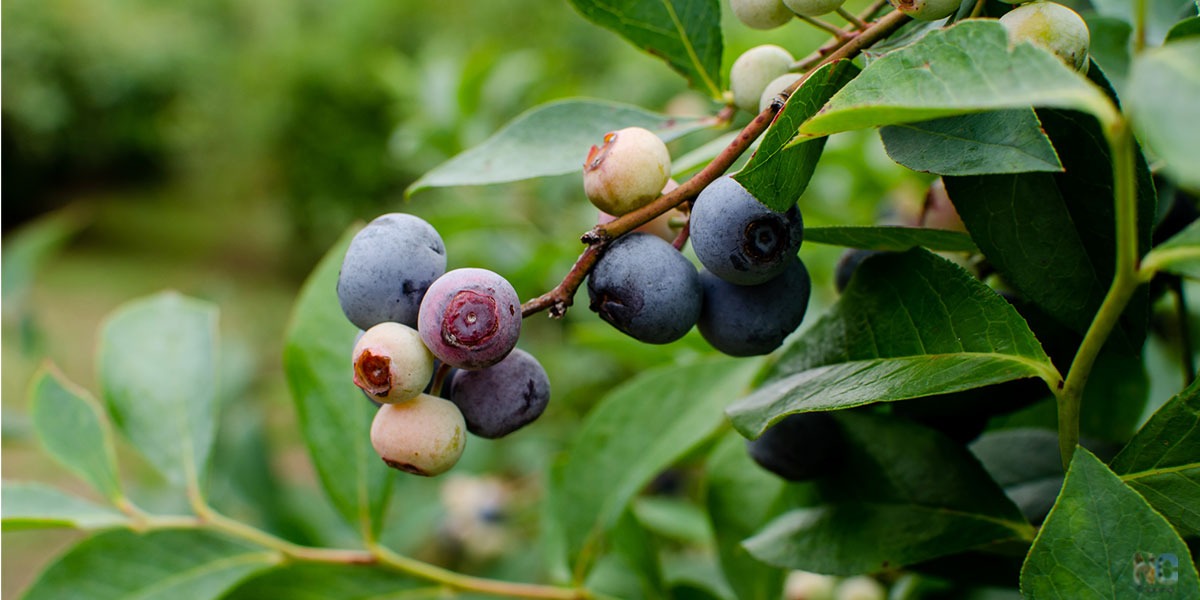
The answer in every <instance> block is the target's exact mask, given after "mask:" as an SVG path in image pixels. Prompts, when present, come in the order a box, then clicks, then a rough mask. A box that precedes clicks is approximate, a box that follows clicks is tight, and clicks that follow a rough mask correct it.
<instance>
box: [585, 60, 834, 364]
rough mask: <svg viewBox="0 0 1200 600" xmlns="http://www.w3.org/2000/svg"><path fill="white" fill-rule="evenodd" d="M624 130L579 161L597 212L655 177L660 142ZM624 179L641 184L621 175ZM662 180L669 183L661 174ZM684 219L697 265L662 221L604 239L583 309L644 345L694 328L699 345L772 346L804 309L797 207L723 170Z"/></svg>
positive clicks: (634, 200)
mask: <svg viewBox="0 0 1200 600" xmlns="http://www.w3.org/2000/svg"><path fill="white" fill-rule="evenodd" d="M777 62H780V63H781V64H782V63H783V62H786V61H777ZM770 76H773V72H768V73H759V74H757V77H758V79H760V80H761V79H766V78H768V77H770ZM748 77H749V76H748ZM764 85H765V82H764ZM628 131H629V130H621V132H617V134H619V135H617V134H609V135H608V136H606V138H605V146H603V147H602V148H596V147H593V148H592V152H591V153H590V154H589V155H588V160H587V162H586V163H585V165H584V187H585V190H586V191H587V192H588V198H589V199H591V200H592V202H593V203H594V204H596V205H597V207H598V208H601V210H608V209H609V208H610V207H612V206H615V205H619V206H622V207H627V206H633V207H634V208H635V209H636V208H638V207H640V206H643V205H644V204H645V203H646V202H648V201H650V200H652V199H653V198H650V200H647V199H645V196H646V190H648V189H651V188H652V187H653V186H655V185H657V186H663V185H664V184H663V183H662V181H663V179H662V177H663V176H662V175H661V173H662V168H663V165H664V163H665V165H666V166H667V167H669V159H668V160H667V161H663V160H662V159H661V158H660V157H661V155H662V152H663V143H662V141H660V140H659V139H658V138H657V137H655V136H653V134H649V135H638V136H636V137H635V136H632V135H628ZM623 132H624V133H623ZM647 133H648V132H647ZM606 155H608V156H615V155H620V156H623V157H626V158H625V162H623V163H622V165H621V168H620V169H606V168H605V164H604V163H605V161H606V160H607V158H606ZM640 171H644V172H640ZM631 181H636V182H647V183H644V184H642V185H640V186H632V185H625V184H624V183H623V182H631ZM665 185H666V187H665V188H664V189H666V190H669V189H670V182H669V181H668V182H667V183H666V184H665ZM596 189H604V190H605V191H606V193H605V196H604V197H603V198H602V201H598V200H597V198H596V197H595V195H594V194H593V193H592V191H593V190H596ZM687 223H688V228H689V235H690V240H691V243H692V248H693V249H694V250H695V253H696V257H697V258H698V259H699V261H700V263H701V265H703V267H704V269H703V270H702V271H699V272H697V269H696V267H695V266H694V265H693V263H692V262H691V261H690V260H688V259H687V258H686V257H685V256H684V255H683V254H682V253H680V251H679V250H678V249H677V247H676V245H675V244H672V243H671V240H672V239H673V238H674V237H675V236H674V235H673V234H672V233H670V231H671V230H670V229H668V231H667V235H662V234H659V235H654V234H651V233H647V232H633V233H630V234H628V235H625V236H623V237H621V238H618V239H617V240H616V241H614V242H612V243H611V244H610V245H609V247H608V248H607V249H606V250H605V253H604V255H603V256H602V257H601V258H600V260H599V261H598V262H597V263H596V266H595V268H593V269H592V272H591V274H590V276H589V278H588V282H587V289H588V297H589V299H590V308H591V309H592V310H593V311H595V312H596V313H598V314H599V315H600V317H601V318H602V319H604V320H605V321H607V322H608V323H609V324H611V325H613V326H614V327H616V328H617V329H618V330H620V331H621V332H623V333H625V334H627V335H629V336H630V337H632V338H634V339H637V340H639V341H642V342H646V343H649V344H666V343H669V342H673V341H675V340H678V339H679V338H681V337H683V336H684V335H685V334H686V333H687V332H688V331H690V330H691V329H692V327H693V326H697V327H698V329H699V330H700V334H701V335H702V336H703V337H704V339H705V340H707V341H708V343H709V344H711V345H712V346H713V347H714V348H716V349H717V350H720V351H721V352H724V353H726V354H730V355H733V356H754V355H761V354H767V353H770V352H771V351H773V350H775V349H776V348H778V347H779V346H780V345H781V344H782V343H783V340H784V338H785V337H787V335H788V334H789V333H791V332H792V331H795V329H796V328H797V327H798V326H799V325H800V322H801V320H803V318H804V313H805V312H806V310H807V308H808V299H809V293H810V288H811V281H810V279H809V276H808V271H807V270H806V269H805V268H804V264H803V263H802V262H801V261H800V259H799V258H798V257H797V256H796V253H797V251H798V250H799V249H800V242H801V241H802V240H803V238H804V220H803V219H802V218H801V215H800V210H799V208H797V207H795V206H793V207H792V208H791V209H790V210H788V211H786V212H778V211H775V210H772V209H771V208H769V207H767V206H766V205H765V204H763V203H762V202H760V201H759V200H758V199H757V198H755V197H754V196H753V195H752V194H751V193H750V192H748V191H747V190H746V189H745V188H744V187H742V185H741V184H740V183H738V182H737V181H736V180H734V179H733V178H732V177H729V176H725V177H721V178H718V179H717V180H715V181H713V182H712V183H711V184H709V185H708V186H707V187H706V188H705V189H704V190H703V191H702V192H700V194H699V195H698V196H697V197H696V199H695V201H694V202H693V203H692V205H691V209H690V215H688V216H687ZM681 239H682V238H681Z"/></svg>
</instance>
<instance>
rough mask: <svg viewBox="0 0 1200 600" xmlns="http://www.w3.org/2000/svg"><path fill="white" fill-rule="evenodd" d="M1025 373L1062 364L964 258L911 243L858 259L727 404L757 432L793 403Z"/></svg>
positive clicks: (853, 400)
mask: <svg viewBox="0 0 1200 600" xmlns="http://www.w3.org/2000/svg"><path fill="white" fill-rule="evenodd" d="M1026 377H1041V378H1043V379H1047V380H1057V378H1058V373H1057V372H1056V371H1055V369H1054V367H1053V365H1051V363H1050V359H1049V358H1048V357H1047V356H1046V353H1045V352H1044V351H1043V350H1042V347H1041V345H1040V344H1039V343H1038V341H1037V339H1036V338H1034V336H1033V333H1032V332H1030V331H1029V326H1028V325H1027V324H1026V323H1025V320H1024V319H1023V318H1021V316H1020V315H1019V314H1018V313H1017V311H1016V310H1015V309H1014V308H1013V307H1012V306H1011V305H1010V304H1008V303H1007V302H1005V301H1004V299H1003V298H1001V297H1000V296H999V295H998V294H996V292H994V291H992V290H991V289H990V288H988V287H987V286H986V285H984V284H983V283H981V282H980V281H979V280H977V279H975V278H973V277H971V275H970V274H968V273H967V272H966V271H964V270H962V268H960V267H958V266H957V265H955V264H953V263H951V262H949V261H946V260H945V259H942V258H939V257H937V256H935V255H933V254H931V253H929V252H928V251H925V250H920V249H913V250H909V251H908V252H905V253H902V254H881V255H875V256H872V257H869V258H867V259H866V260H865V261H863V263H862V264H861V265H860V266H859V268H858V270H857V272H856V273H855V275H854V277H853V278H852V279H851V280H850V285H849V286H848V287H847V289H846V291H845V293H843V294H842V296H841V298H839V300H838V302H837V304H836V305H834V307H833V308H832V309H831V310H830V311H829V312H828V313H827V314H826V315H825V316H824V317H822V318H821V320H820V321H818V322H817V323H816V324H815V325H813V326H812V327H811V328H810V329H809V330H808V331H807V332H805V334H804V335H803V336H802V337H801V338H800V339H798V340H796V341H795V342H794V343H792V344H791V345H790V346H788V347H787V348H785V349H784V351H783V352H782V354H781V356H780V358H779V361H778V362H777V363H776V364H774V365H773V366H772V368H771V370H770V371H769V373H768V379H769V381H770V382H769V383H767V384H766V385H764V386H763V387H761V388H759V389H758V390H756V391H755V392H753V393H752V394H750V395H749V396H747V397H745V398H743V399H741V400H739V401H737V402H736V403H734V404H733V405H732V406H730V407H729V408H728V409H727V410H726V412H727V413H728V414H729V417H730V419H731V420H732V421H733V425H734V427H736V428H737V429H738V431H740V432H741V433H742V434H743V435H746V436H747V437H757V436H758V435H759V434H760V433H761V432H762V431H763V430H764V429H766V428H767V426H768V425H770V424H771V423H774V422H775V421H777V420H779V419H780V418H782V417H783V416H785V415H788V414H791V413H795V412H811V411H822V410H832V409H840V408H849V407H852V406H860V405H863V404H869V403H872V402H889V401H894V400H905V399H909V398H918V397H921V396H928V395H933V394H943V393H949V392H954V391H959V390H965V389H970V388H975V387H981V386H984V385H989V384H993V383H1000V382H1004V381H1009V380H1013V379H1022V378H1026Z"/></svg>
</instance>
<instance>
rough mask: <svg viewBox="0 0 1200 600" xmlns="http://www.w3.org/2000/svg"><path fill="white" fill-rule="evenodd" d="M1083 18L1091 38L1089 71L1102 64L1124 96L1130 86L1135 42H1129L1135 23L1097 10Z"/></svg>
mask: <svg viewBox="0 0 1200 600" xmlns="http://www.w3.org/2000/svg"><path fill="white" fill-rule="evenodd" d="M1084 19H1085V20H1086V21H1087V27H1088V31H1089V32H1090V33H1091V38H1092V40H1091V44H1089V46H1088V57H1089V58H1090V59H1091V64H1090V65H1089V67H1088V74H1091V70H1092V69H1095V68H1096V67H1097V66H1099V68H1101V69H1103V70H1104V76H1105V77H1107V78H1108V79H1109V81H1112V82H1113V86H1114V87H1115V88H1117V89H1118V90H1120V91H1121V96H1122V97H1123V96H1124V95H1125V90H1126V89H1127V88H1128V87H1129V64H1130V63H1131V62H1133V44H1131V43H1130V39H1131V38H1132V36H1133V26H1132V25H1130V24H1129V23H1126V22H1125V21H1122V20H1121V19H1117V18H1114V17H1105V16H1100V15H1097V14H1095V13H1089V14H1088V16H1087V17H1085V18H1084Z"/></svg>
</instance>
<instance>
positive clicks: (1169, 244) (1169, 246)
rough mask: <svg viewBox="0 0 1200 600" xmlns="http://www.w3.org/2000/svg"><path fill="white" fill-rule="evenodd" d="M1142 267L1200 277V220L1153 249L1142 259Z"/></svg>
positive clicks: (1150, 270) (1148, 270) (1149, 269)
mask: <svg viewBox="0 0 1200 600" xmlns="http://www.w3.org/2000/svg"><path fill="white" fill-rule="evenodd" d="M1142 269H1145V270H1146V271H1147V272H1150V273H1153V272H1156V271H1167V272H1170V273H1175V274H1176V275H1182V276H1184V277H1188V278H1191V279H1200V221H1195V222H1193V223H1192V224H1191V225H1188V226H1187V227H1186V228H1184V230H1183V231H1180V232H1179V233H1177V234H1175V235H1174V236H1172V237H1171V239H1169V240H1167V241H1165V242H1163V243H1162V244H1159V245H1158V246H1157V247H1155V248H1154V249H1153V250H1151V251H1150V253H1149V254H1147V255H1146V258H1145V260H1143V261H1142Z"/></svg>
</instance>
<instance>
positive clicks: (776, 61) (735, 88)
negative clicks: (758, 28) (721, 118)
mask: <svg viewBox="0 0 1200 600" xmlns="http://www.w3.org/2000/svg"><path fill="white" fill-rule="evenodd" d="M793 60H794V59H793V58H792V55H791V53H790V52H788V51H787V50H784V49H783V48H780V47H779V46H776V45H773V44H764V45H762V46H755V47H753V48H751V49H749V50H747V51H745V52H743V53H742V55H741V56H739V57H737V60H735V61H733V66H732V67H730V69H729V89H730V90H731V91H732V92H733V103H734V104H736V105H737V106H738V108H740V109H742V110H744V111H747V112H755V109H757V108H758V99H759V97H761V96H762V93H763V89H764V88H766V87H767V84H768V83H770V82H771V80H773V79H775V78H776V77H779V76H780V75H784V74H786V73H787V72H788V69H789V68H791V66H792V61H793Z"/></svg>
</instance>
